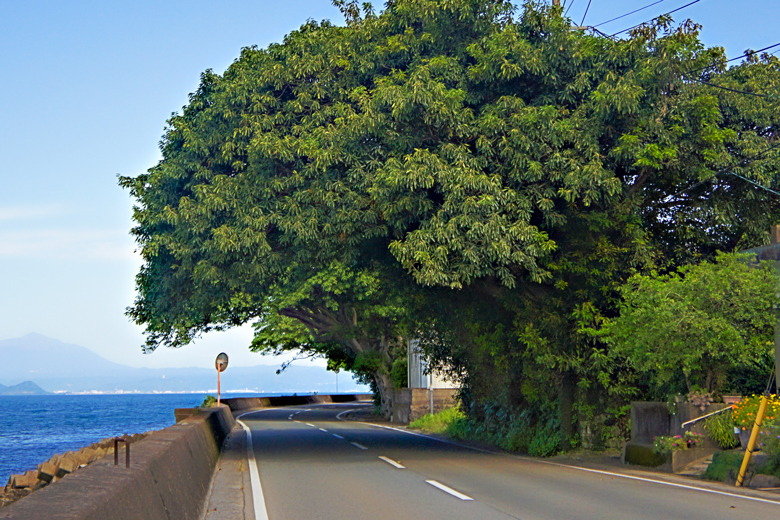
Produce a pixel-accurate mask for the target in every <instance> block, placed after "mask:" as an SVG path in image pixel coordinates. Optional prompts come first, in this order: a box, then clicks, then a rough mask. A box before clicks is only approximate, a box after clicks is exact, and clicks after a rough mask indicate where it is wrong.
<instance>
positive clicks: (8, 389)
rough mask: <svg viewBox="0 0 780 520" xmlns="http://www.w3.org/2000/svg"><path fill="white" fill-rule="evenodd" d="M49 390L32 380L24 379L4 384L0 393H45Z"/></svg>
mask: <svg viewBox="0 0 780 520" xmlns="http://www.w3.org/2000/svg"><path fill="white" fill-rule="evenodd" d="M48 393H49V392H47V391H46V390H44V389H43V388H41V387H40V386H38V385H36V384H35V383H33V382H32V381H25V382H24V383H19V384H18V385H14V386H4V387H3V389H2V390H0V395H46V394H48Z"/></svg>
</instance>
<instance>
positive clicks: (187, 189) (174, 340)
mask: <svg viewBox="0 0 780 520" xmlns="http://www.w3.org/2000/svg"><path fill="white" fill-rule="evenodd" d="M336 3H337V5H339V6H340V7H341V8H342V10H343V12H344V13H345V16H346V19H347V23H346V26H343V27H339V26H335V25H333V24H331V23H329V22H327V21H324V22H314V21H309V22H307V23H306V24H305V25H303V26H302V27H301V28H300V29H299V30H298V31H294V32H292V33H291V34H289V35H288V36H287V37H286V38H285V39H284V41H283V42H282V43H280V44H274V45H271V46H269V47H268V48H267V49H258V48H246V49H243V50H242V52H241V56H240V57H239V58H238V59H236V61H235V62H234V63H233V64H232V65H231V66H230V67H229V68H228V70H226V71H225V73H224V74H222V75H218V74H215V73H213V72H211V71H206V72H205V73H203V75H202V77H201V84H200V87H199V88H198V90H197V91H196V92H195V93H193V94H192V95H191V96H190V100H189V104H188V105H187V106H185V107H184V109H183V111H182V113H181V114H177V115H174V116H173V117H172V118H171V119H170V120H169V121H168V128H167V129H166V132H165V135H164V137H163V140H162V142H161V148H162V153H163V159H162V160H161V161H160V163H159V164H158V165H156V166H155V167H153V168H150V169H149V171H148V172H146V173H143V174H141V175H138V176H136V177H123V178H121V179H120V183H121V184H122V185H123V186H125V187H126V188H128V189H129V190H130V192H131V194H132V195H133V196H134V197H135V198H136V200H137V206H136V209H135V214H134V219H135V221H136V222H137V227H136V228H135V229H134V231H133V233H134V234H135V236H136V239H137V240H138V242H139V244H140V246H141V253H142V255H143V258H144V265H143V267H142V269H141V271H140V273H139V274H138V277H137V287H138V297H137V299H136V302H135V304H134V305H133V306H132V307H131V308H130V309H129V311H128V314H129V316H130V317H131V318H132V319H133V320H134V321H135V322H137V323H140V324H144V325H145V326H146V331H147V345H146V348H147V349H150V350H153V349H154V348H156V347H157V346H160V345H167V346H181V345H184V344H186V343H188V342H189V341H190V340H191V339H192V338H193V337H194V336H196V335H197V334H200V333H202V332H205V331H208V330H211V329H222V328H227V327H232V326H236V325H240V324H243V323H248V322H251V323H256V330H257V331H258V332H257V338H256V341H255V345H254V348H256V349H258V350H262V351H266V352H274V351H278V350H279V349H282V350H284V349H298V348H302V349H304V350H308V351H309V352H312V353H314V354H322V355H326V356H328V357H331V358H332V359H335V360H341V361H344V362H345V363H353V364H354V365H353V366H357V367H363V368H364V369H365V374H366V377H369V378H371V379H373V380H374V381H375V382H376V383H377V384H378V385H379V387H380V391H381V392H382V393H383V396H384V397H385V398H386V396H387V395H388V388H389V387H390V386H392V384H391V381H390V380H389V378H388V373H389V371H390V367H391V366H392V364H393V361H394V357H393V356H394V354H393V352H397V351H398V349H399V348H400V347H401V346H403V344H404V342H405V341H406V340H408V339H409V338H412V337H416V338H423V337H424V338H427V339H426V341H424V342H423V344H424V345H426V348H427V349H428V352H429V355H430V356H431V357H432V358H433V359H434V360H436V361H438V362H440V363H442V364H446V365H447V366H449V367H451V370H452V372H453V374H456V375H457V376H458V377H460V378H462V380H463V383H464V388H465V389H466V393H468V392H469V391H471V390H473V391H474V392H473V397H474V399H475V400H476V401H478V400H480V399H482V400H484V399H486V396H488V395H490V394H493V395H496V394H497V391H496V389H497V388H510V390H508V391H507V392H508V393H506V392H505V394H506V395H507V396H508V397H506V401H505V404H507V403H508V404H507V405H511V406H531V405H532V404H533V402H541V401H540V400H544V399H547V401H546V402H547V403H548V404H549V406H547V405H545V406H546V408H545V409H557V410H559V411H560V413H561V414H562V419H560V421H561V423H562V428H563V431H562V433H563V435H564V438H567V437H570V436H571V433H572V432H571V424H572V410H573V407H574V406H575V404H576V403H577V401H578V400H579V401H580V402H582V403H584V402H592V399H591V398H589V397H587V395H591V394H593V395H596V394H598V392H595V390H594V388H595V386H594V385H596V386H597V385H601V386H602V387H603V386H604V385H606V384H607V383H608V382H609V381H612V382H614V381H617V380H620V379H621V378H622V377H624V376H623V375H621V374H624V372H625V371H626V370H629V371H630V367H627V366H623V365H620V364H619V363H617V364H616V362H615V361H609V362H607V361H605V360H607V359H609V357H608V356H604V355H602V354H603V353H604V351H605V350H606V349H607V346H605V345H603V344H601V343H599V342H598V341H596V340H594V339H593V338H592V337H587V336H586V335H583V334H581V333H580V332H579V331H580V330H581V329H582V328H583V327H587V326H588V323H586V322H588V321H589V320H592V319H595V318H594V317H598V316H612V315H614V314H615V312H616V309H617V304H618V301H619V293H618V291H617V288H618V287H619V286H620V284H621V283H622V282H624V281H625V280H626V279H628V277H629V276H630V275H631V274H632V273H634V272H636V271H637V270H639V271H641V270H647V269H650V268H653V267H655V268H658V269H662V270H665V269H671V268H674V267H675V266H676V265H679V264H681V263H685V262H689V261H696V260H698V259H701V258H708V257H711V256H712V255H713V254H714V253H715V252H716V251H718V250H732V249H734V248H741V247H745V246H749V245H755V244H757V243H760V242H761V241H762V240H764V238H765V234H766V233H765V230H767V229H768V226H769V224H770V223H772V222H774V221H775V220H776V219H777V218H778V216H780V205H778V199H777V196H776V195H774V194H773V193H771V192H769V191H767V190H766V189H763V188H762V186H764V187H767V186H774V185H776V180H777V172H778V160H777V154H776V153H775V146H776V145H775V139H776V137H775V132H776V127H777V118H778V114H780V112H779V111H778V110H777V108H778V107H777V105H778V98H777V96H776V94H777V92H776V91H777V82H776V80H777V77H778V66H779V65H780V62H778V59H777V58H775V57H771V56H763V57H757V56H755V55H750V56H749V57H748V59H746V60H745V62H744V63H742V64H741V65H738V66H736V67H732V68H728V69H727V67H726V65H727V62H726V57H725V56H724V54H723V51H722V49H719V48H711V49H707V48H704V46H703V45H702V44H701V43H700V41H699V40H698V29H699V27H698V26H697V25H695V24H693V23H690V22H686V23H683V24H682V25H680V26H674V25H673V23H672V20H671V19H669V18H668V17H661V18H659V19H657V20H655V21H654V22H653V23H650V24H647V25H645V26H642V27H639V28H636V29H635V30H633V31H632V32H631V34H630V36H629V37H627V38H624V39H610V38H605V37H603V36H600V35H598V34H591V33H590V32H588V31H584V30H581V29H575V28H573V27H572V24H571V23H570V21H569V20H567V19H566V18H565V17H564V16H562V12H561V10H560V8H558V7H548V6H545V5H541V4H537V3H533V2H527V3H525V4H524V5H523V7H522V8H521V9H520V10H519V11H518V10H516V9H515V7H514V6H513V5H512V4H511V3H510V2H505V1H501V0H391V1H388V2H387V4H386V5H385V8H384V10H382V11H381V12H378V13H377V12H374V11H373V9H372V8H371V6H370V5H368V4H365V5H364V6H363V10H362V11H361V9H359V8H358V6H357V4H356V3H355V2H344V1H340V2H336ZM713 85H718V87H715V86H713ZM727 89H730V90H727ZM736 91H740V92H743V93H740V92H736ZM744 92H748V93H750V94H745V93H744ZM486 309H488V311H487V312H486V311H485V310H486ZM624 375H625V374H624ZM626 377H627V376H626ZM544 385H547V386H548V387H549V386H550V385H552V386H553V387H555V388H557V389H558V391H557V392H555V394H556V395H554V396H547V397H545V398H544V399H543V398H542V397H540V395H541V393H540V391H539V388H541V387H543V386H544ZM480 388H481V389H482V390H479V389H480ZM588 392H590V394H588ZM586 394H587V395H586ZM534 396H535V397H534ZM589 399H591V401H588V400H589ZM593 399H596V400H598V399H600V397H593ZM534 400H536V401H534ZM476 401H475V402H476ZM384 404H385V409H386V410H387V409H388V407H389V402H387V401H386V400H385V402H384ZM540 406H541V405H540Z"/></svg>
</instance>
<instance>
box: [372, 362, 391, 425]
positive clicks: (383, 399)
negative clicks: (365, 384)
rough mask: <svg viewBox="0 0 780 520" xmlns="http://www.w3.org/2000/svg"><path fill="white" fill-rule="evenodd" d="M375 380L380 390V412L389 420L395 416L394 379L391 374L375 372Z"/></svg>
mask: <svg viewBox="0 0 780 520" xmlns="http://www.w3.org/2000/svg"><path fill="white" fill-rule="evenodd" d="M374 382H376V388H377V391H378V392H379V403H380V404H379V410H380V413H381V414H382V417H384V418H385V419H388V420H389V419H390V418H391V417H392V416H393V401H394V399H393V398H394V395H393V394H394V392H393V381H392V379H390V375H389V374H385V373H379V372H375V373H374Z"/></svg>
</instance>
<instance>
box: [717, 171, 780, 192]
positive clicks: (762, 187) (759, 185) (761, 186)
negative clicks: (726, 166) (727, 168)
mask: <svg viewBox="0 0 780 520" xmlns="http://www.w3.org/2000/svg"><path fill="white" fill-rule="evenodd" d="M723 173H725V174H727V175H733V176H734V177H739V178H740V179H742V180H743V181H747V182H749V183H750V184H753V185H755V186H758V187H759V188H761V189H764V190H766V191H768V192H770V193H774V194H775V195H780V193H778V192H776V191H775V190H773V189H771V188H767V187H766V186H764V185H761V184H759V183H757V182H753V181H751V180H750V179H748V178H746V177H743V176H742V175H739V174H737V173H734V172H723Z"/></svg>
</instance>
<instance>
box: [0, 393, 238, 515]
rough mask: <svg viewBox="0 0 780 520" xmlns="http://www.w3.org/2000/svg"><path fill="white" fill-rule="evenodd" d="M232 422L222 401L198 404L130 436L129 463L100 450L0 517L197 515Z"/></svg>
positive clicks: (230, 415) (201, 509) (3, 512)
mask: <svg viewBox="0 0 780 520" xmlns="http://www.w3.org/2000/svg"><path fill="white" fill-rule="evenodd" d="M234 426H235V421H234V420H233V415H232V414H231V413H230V410H229V408H228V407H226V406H222V407H219V408H209V409H204V410H201V411H200V412H199V413H197V414H195V415H193V416H191V417H189V418H187V419H185V420H183V421H182V422H180V423H177V424H175V425H174V426H171V427H169V428H165V429H164V430H160V431H158V432H155V433H154V434H153V435H150V436H148V437H147V438H145V439H143V440H140V441H138V442H135V443H134V444H133V445H132V447H131V453H130V455H131V456H130V467H129V468H125V465H124V457H120V464H119V465H117V466H114V457H113V455H110V456H105V457H103V458H102V459H100V460H97V461H94V462H93V463H91V464H89V465H88V466H87V467H85V468H81V469H80V470H78V471H74V472H72V473H71V474H69V475H67V476H65V477H64V478H62V479H61V480H59V481H58V482H55V483H53V484H51V485H49V486H46V487H45V488H43V489H41V490H39V491H36V492H35V493H33V494H32V495H30V496H28V497H26V498H24V499H22V500H19V501H18V502H16V503H14V504H11V505H9V506H7V507H4V508H2V509H0V519H15V520H22V519H24V520H33V519H35V520H38V519H43V518H46V519H62V520H71V519H72V520H170V519H173V518H175V519H177V520H190V519H191V520H196V519H199V518H201V517H202V515H203V513H204V511H203V509H204V507H205V502H206V499H207V498H208V491H209V488H210V486H211V481H212V477H213V473H214V469H215V467H216V464H217V460H218V458H219V450H220V447H221V446H222V443H223V441H224V439H225V438H226V437H227V435H228V433H229V432H230V431H231V429H232V428H233V427H234ZM121 455H124V453H122V454H121Z"/></svg>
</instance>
